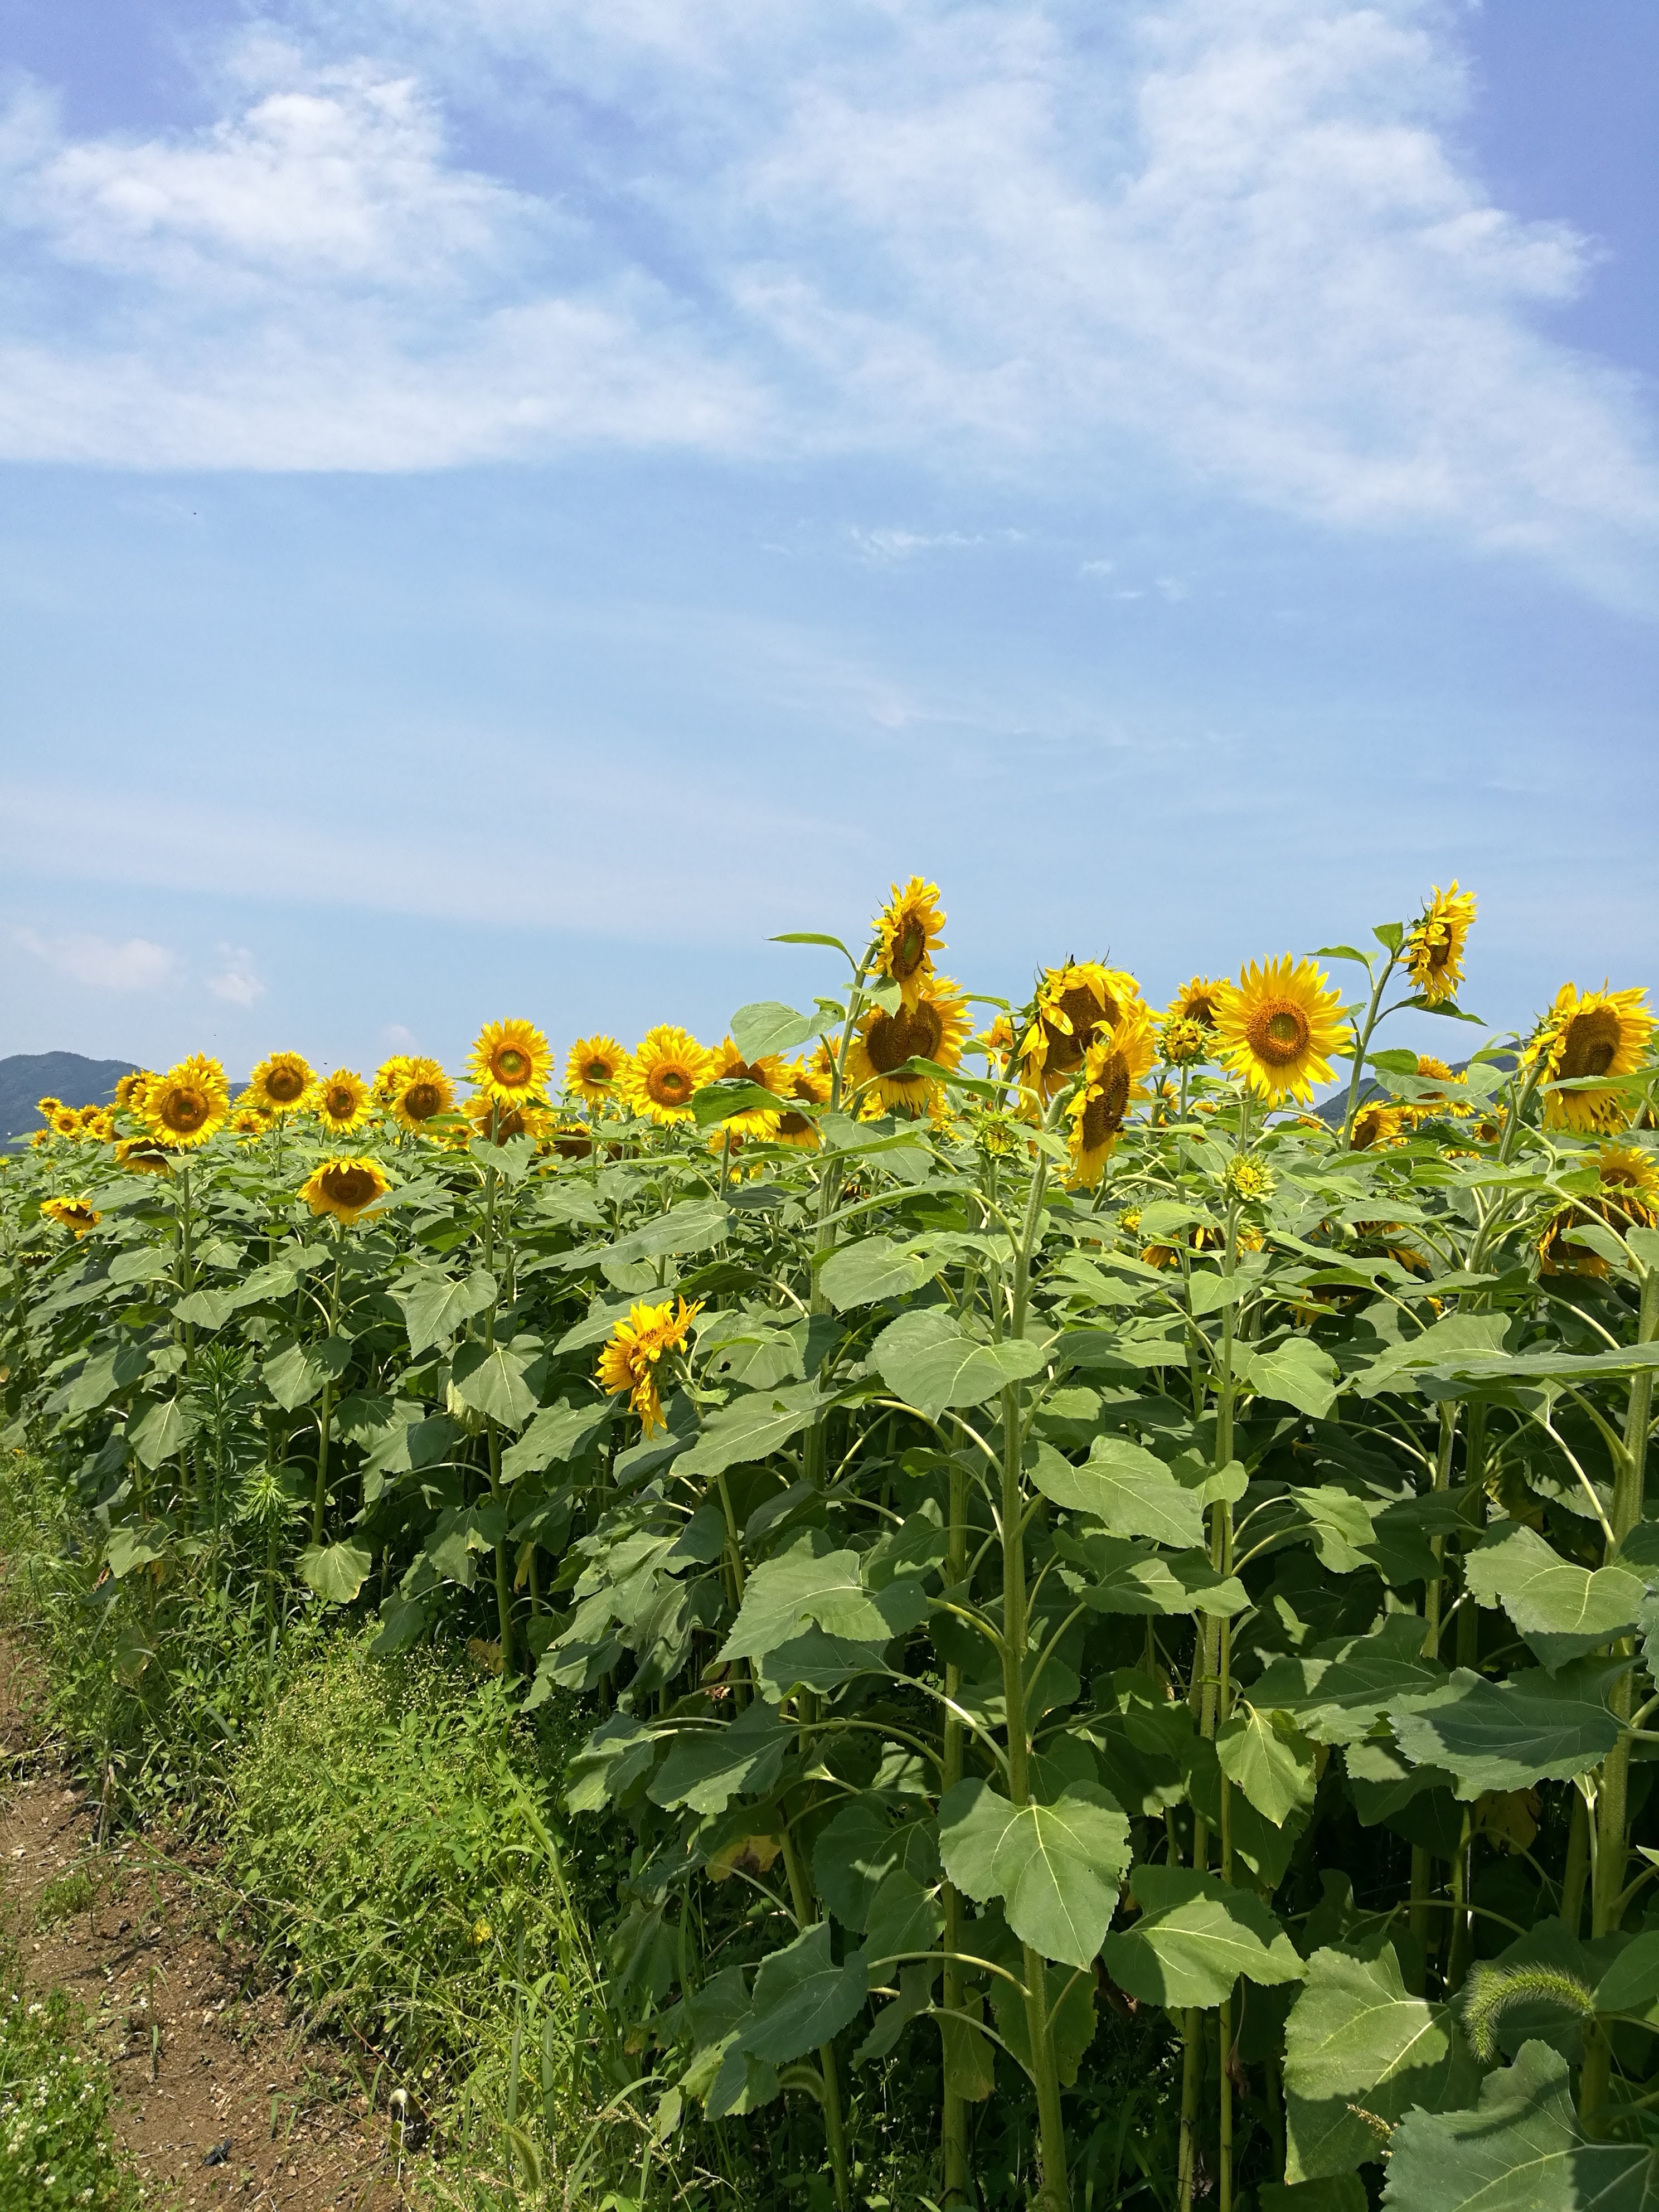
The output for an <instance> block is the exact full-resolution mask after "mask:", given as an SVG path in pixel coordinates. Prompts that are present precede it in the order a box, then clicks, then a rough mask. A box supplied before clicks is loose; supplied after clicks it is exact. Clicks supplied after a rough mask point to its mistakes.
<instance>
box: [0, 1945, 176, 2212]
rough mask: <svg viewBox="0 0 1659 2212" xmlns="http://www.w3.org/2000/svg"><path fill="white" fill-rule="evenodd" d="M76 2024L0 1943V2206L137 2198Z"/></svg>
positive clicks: (47, 2211) (8, 2210)
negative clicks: (27, 1981) (32, 1989)
mask: <svg viewBox="0 0 1659 2212" xmlns="http://www.w3.org/2000/svg"><path fill="white" fill-rule="evenodd" d="M84 2027H85V2022H84V2018H83V2015H82V2011H81V2008H80V2006H79V2005H78V2004H76V2002H75V2000H74V1998H73V1997H71V1996H70V1995H69V1994H68V1992H67V1991H65V1990H49V1991H48V1992H47V1993H46V1995H45V1996H31V1995H30V1994H28V1992H27V1991H26V1990H25V1989H24V1986H23V1979H22V1974H21V1970H20V1967H19V1963H18V1956H17V1950H16V1947H15V1944H13V1943H11V1942H3V1943H0V2212H59V2208H63V2212H68V2208H70V2207H71V2206H73V2207H75V2208H76V2212H136V2208H137V2206H138V2204H139V2203H141V2202H142V2197H141V2193H140V2191H139V2187H138V2183H137V2177H136V2175H135V2173H134V2172H133V2170H132V2168H131V2166H130V2165H129V2164H128V2163H127V2162H126V2161H125V2160H123V2159H120V2158H118V2156H117V2154H116V2150H115V2145H114V2142H113V2139H112V2136H111V2133H110V2124H109V2107H110V2085H109V2078H108V2075H106V2072H105V2069H104V2068H103V2066H102V2065H101V2064H100V2062H99V2061H98V2059H97V2058H96V2057H94V2055H93V2054H92V2053H91V2052H90V2051H88V2049H87V2048H86V2045H85V2041H84Z"/></svg>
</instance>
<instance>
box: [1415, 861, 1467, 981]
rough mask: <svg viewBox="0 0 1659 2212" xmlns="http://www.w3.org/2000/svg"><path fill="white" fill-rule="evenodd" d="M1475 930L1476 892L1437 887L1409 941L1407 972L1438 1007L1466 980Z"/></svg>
mask: <svg viewBox="0 0 1659 2212" xmlns="http://www.w3.org/2000/svg"><path fill="white" fill-rule="evenodd" d="M1473 927H1474V892H1473V891H1460V890H1458V888H1457V884H1456V882H1455V880H1454V882H1453V884H1452V887H1451V889H1450V890H1449V891H1443V890H1440V889H1439V888H1438V886H1437V887H1436V890H1435V892H1434V896H1432V898H1431V899H1430V901H1429V902H1428V904H1427V906H1425V908H1424V909H1423V911H1422V913H1421V915H1419V917H1418V919H1417V920H1416V921H1414V922H1413V924H1412V927H1411V932H1410V934H1409V935H1408V936H1407V939H1406V972H1407V975H1409V976H1410V977H1411V979H1412V981H1413V983H1415V984H1416V986H1417V988H1418V993H1419V996H1420V997H1422V998H1425V999H1426V1000H1428V1002H1429V1004H1430V1005H1431V1006H1438V1005H1439V1004H1440V1002H1441V1000H1443V999H1449V998H1452V997H1454V996H1455V994H1456V990H1457V987H1458V985H1459V984H1460V983H1461V982H1462V980H1463V947H1464V945H1466V944H1467V942H1468V934H1469V932H1470V930H1471V929H1472V928H1473Z"/></svg>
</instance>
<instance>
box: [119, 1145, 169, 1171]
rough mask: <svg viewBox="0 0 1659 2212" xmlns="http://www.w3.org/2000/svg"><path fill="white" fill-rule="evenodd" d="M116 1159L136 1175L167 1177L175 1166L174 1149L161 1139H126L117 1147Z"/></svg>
mask: <svg viewBox="0 0 1659 2212" xmlns="http://www.w3.org/2000/svg"><path fill="white" fill-rule="evenodd" d="M115 1157H116V1159H117V1161H118V1164H120V1165H121V1166H122V1167H124V1168H130V1169H131V1171H132V1173H133V1174H134V1175H166V1174H167V1173H168V1172H169V1171H170V1170H171V1169H172V1166H173V1147H172V1146H171V1145H167V1144H163V1143H162V1141H161V1139H160V1138H159V1137H124V1138H123V1139H121V1142H120V1143H119V1144H118V1145H117V1146H116V1147H115Z"/></svg>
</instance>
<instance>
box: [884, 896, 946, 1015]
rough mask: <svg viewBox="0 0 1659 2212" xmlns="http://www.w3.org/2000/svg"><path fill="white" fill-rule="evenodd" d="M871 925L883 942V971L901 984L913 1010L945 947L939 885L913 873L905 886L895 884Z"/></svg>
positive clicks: (907, 1004)
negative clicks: (934, 961) (935, 955)
mask: <svg viewBox="0 0 1659 2212" xmlns="http://www.w3.org/2000/svg"><path fill="white" fill-rule="evenodd" d="M870 927H871V928H872V931H873V932H874V933H875V935H876V936H877V937H878V939H880V942H881V953H880V960H881V969H882V973H883V974H884V975H885V976H886V977H887V979H888V981H890V982H892V983H896V984H897V985H898V987H899V996H900V1000H901V1001H902V1005H903V1006H904V1008H905V1010H906V1012H912V1011H914V1009H915V1005H916V1002H917V1000H919V999H920V998H921V994H922V993H923V992H924V991H925V990H927V988H928V987H930V985H931V984H932V981H933V955H934V953H935V952H941V951H944V949H945V939H943V937H942V936H941V935H940V934H939V933H940V931H941V930H943V928H944V927H945V909H944V908H943V907H941V906H940V904H939V885H938V884H925V883H923V881H922V879H921V877H920V876H912V877H911V878H910V880H909V882H908V884H906V885H905V886H904V889H903V890H900V889H899V887H898V885H897V884H894V886H893V896H892V897H891V898H890V899H889V900H888V902H887V903H886V905H885V906H884V907H883V908H882V910H881V912H880V913H879V914H878V915H877V916H876V918H875V920H874V921H872V923H871V925H870Z"/></svg>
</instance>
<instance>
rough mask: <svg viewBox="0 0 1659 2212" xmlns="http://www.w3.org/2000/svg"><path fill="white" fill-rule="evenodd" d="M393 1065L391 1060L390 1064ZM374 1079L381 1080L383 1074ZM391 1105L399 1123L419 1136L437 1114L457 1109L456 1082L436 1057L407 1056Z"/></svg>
mask: <svg viewBox="0 0 1659 2212" xmlns="http://www.w3.org/2000/svg"><path fill="white" fill-rule="evenodd" d="M391 1065H392V1063H391V1061H390V1060H388V1061H387V1062H386V1067H390V1066H391ZM385 1073H386V1068H382V1069H381V1070H380V1075H384V1074H385ZM380 1075H377V1076H376V1077H375V1081H376V1083H377V1084H378V1083H379V1081H380ZM391 1106H392V1115H393V1118H394V1119H395V1120H396V1121H397V1123H398V1127H400V1128H404V1129H407V1130H408V1131H409V1132H410V1135H411V1136H416V1137H418V1136H419V1135H420V1133H421V1132H422V1129H423V1128H424V1127H426V1124H427V1123H428V1121H431V1119H432V1117H433V1115H435V1114H453V1112H454V1110H455V1086H454V1085H453V1083H452V1082H451V1081H450V1079H449V1078H448V1077H447V1075H446V1074H445V1073H444V1072H443V1069H442V1068H441V1066H439V1064H438V1062H437V1061H436V1060H404V1062H403V1064H402V1067H401V1069H400V1071H399V1074H398V1088H397V1089H396V1090H395V1091H393V1092H392V1098H391Z"/></svg>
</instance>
